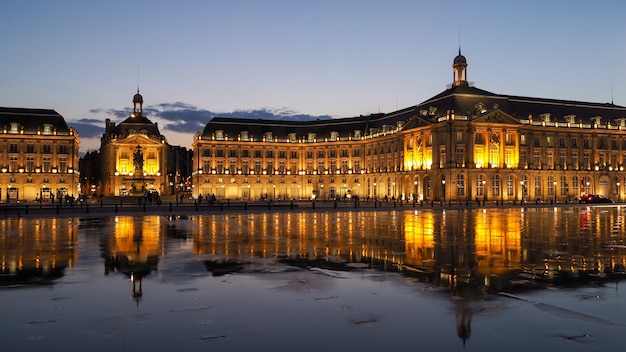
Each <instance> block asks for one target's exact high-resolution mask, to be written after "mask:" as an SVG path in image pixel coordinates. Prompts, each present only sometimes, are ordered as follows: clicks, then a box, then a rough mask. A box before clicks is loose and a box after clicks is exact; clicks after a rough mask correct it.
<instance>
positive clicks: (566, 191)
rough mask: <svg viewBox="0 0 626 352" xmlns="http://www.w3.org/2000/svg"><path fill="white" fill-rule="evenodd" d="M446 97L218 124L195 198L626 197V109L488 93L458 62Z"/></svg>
mask: <svg viewBox="0 0 626 352" xmlns="http://www.w3.org/2000/svg"><path fill="white" fill-rule="evenodd" d="M452 73H453V83H452V84H451V85H450V86H449V87H448V88H447V89H446V90H445V91H443V92H441V93H440V94H438V95H436V96H434V97H432V98H430V99H427V100H426V101H424V102H422V103H420V104H418V105H415V106H411V107H408V108H405V109H401V110H398V111H394V112H391V113H386V114H372V115H369V116H359V117H353V118H342V119H331V120H318V121H308V122H298V121H270V120H244V119H235V118H214V119H212V120H211V121H209V122H208V123H207V124H206V127H205V129H204V130H203V131H202V132H201V133H197V134H196V136H195V137H194V142H193V166H192V169H193V184H194V195H195V196H198V195H200V194H202V195H203V196H206V195H209V194H215V195H216V197H217V198H228V199H262V198H287V199H310V198H317V199H329V198H348V197H353V196H355V195H357V196H359V197H360V198H361V199H364V198H370V199H371V198H376V199H380V198H390V199H391V198H393V199H403V200H407V201H408V200H427V201H431V200H432V201H445V202H447V201H454V202H457V201H460V202H463V201H469V200H475V199H478V200H490V201H491V200H498V201H520V200H522V199H524V200H542V201H565V200H573V199H575V198H577V197H579V196H580V195H581V194H582V193H597V194H602V195H605V196H609V197H612V198H615V199H621V198H623V197H624V186H626V172H624V162H625V161H624V154H625V153H626V108H624V107H622V106H616V105H614V104H612V103H611V104H600V103H590V102H579V101H567V100H557V99H544V98H531V97H521V96H510V95H502V94H495V93H491V92H488V91H485V90H482V89H479V88H476V87H474V86H472V85H471V84H469V83H468V81H467V60H466V58H465V57H464V56H463V55H461V52H460V50H459V54H458V56H456V57H455V59H454V61H453V65H452Z"/></svg>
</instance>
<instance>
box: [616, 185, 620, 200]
mask: <svg viewBox="0 0 626 352" xmlns="http://www.w3.org/2000/svg"><path fill="white" fill-rule="evenodd" d="M615 185H616V186H617V201H618V202H619V198H620V189H619V185H620V183H619V182H618V183H616V184H615Z"/></svg>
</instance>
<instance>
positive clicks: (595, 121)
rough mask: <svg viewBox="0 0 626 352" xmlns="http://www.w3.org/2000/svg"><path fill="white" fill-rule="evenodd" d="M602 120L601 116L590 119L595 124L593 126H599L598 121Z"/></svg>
mask: <svg viewBox="0 0 626 352" xmlns="http://www.w3.org/2000/svg"><path fill="white" fill-rule="evenodd" d="M601 120H602V117H601V116H594V117H592V118H591V121H592V122H593V123H594V124H595V125H599V124H600V121H601Z"/></svg>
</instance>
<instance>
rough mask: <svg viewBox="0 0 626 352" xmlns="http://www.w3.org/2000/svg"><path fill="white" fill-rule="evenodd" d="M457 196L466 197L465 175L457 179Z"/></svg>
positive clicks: (460, 175)
mask: <svg viewBox="0 0 626 352" xmlns="http://www.w3.org/2000/svg"><path fill="white" fill-rule="evenodd" d="M415 182H417V181H415ZM415 187H416V188H417V184H415ZM456 195H457V196H461V197H462V196H464V195H465V176H464V175H463V174H459V175H458V176H457V178H456ZM414 196H416V195H414Z"/></svg>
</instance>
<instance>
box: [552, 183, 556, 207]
mask: <svg viewBox="0 0 626 352" xmlns="http://www.w3.org/2000/svg"><path fill="white" fill-rule="evenodd" d="M552 185H553V186H554V204H556V181H554V182H552Z"/></svg>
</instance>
